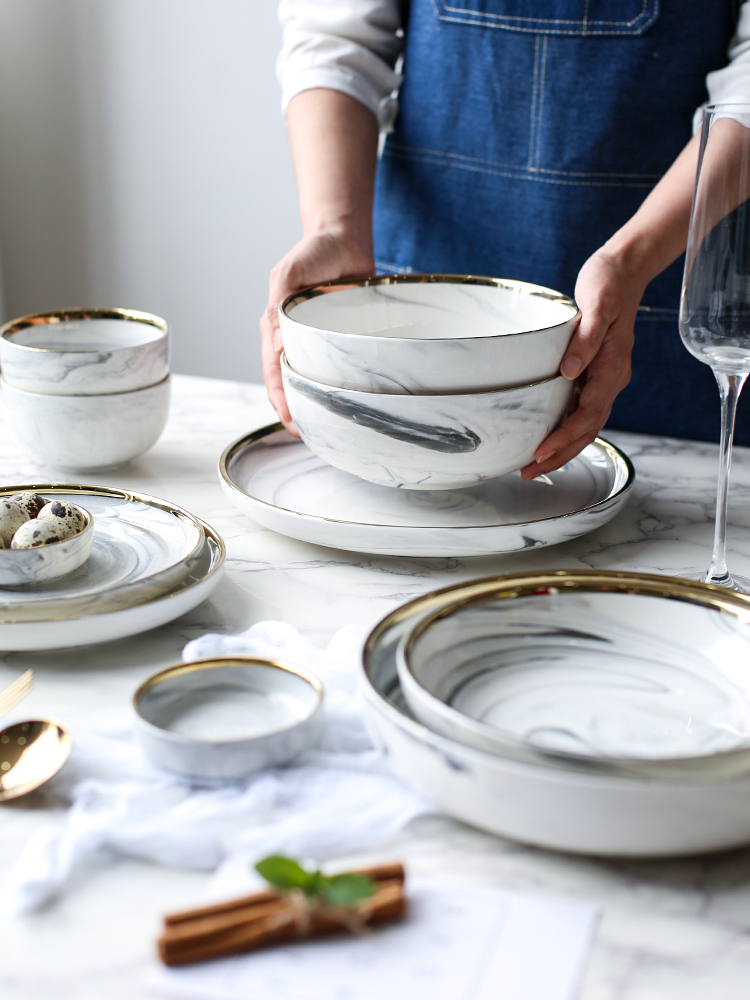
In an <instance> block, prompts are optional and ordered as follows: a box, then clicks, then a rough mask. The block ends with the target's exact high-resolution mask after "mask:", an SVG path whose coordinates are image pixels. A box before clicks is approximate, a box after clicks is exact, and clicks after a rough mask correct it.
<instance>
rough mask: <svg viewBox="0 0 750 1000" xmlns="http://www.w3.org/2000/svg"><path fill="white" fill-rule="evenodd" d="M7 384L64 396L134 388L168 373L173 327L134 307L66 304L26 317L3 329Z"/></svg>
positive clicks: (1, 363) (0, 356)
mask: <svg viewBox="0 0 750 1000" xmlns="http://www.w3.org/2000/svg"><path fill="white" fill-rule="evenodd" d="M0 367H1V368H2V373H3V378H4V379H5V381H6V382H7V383H8V384H9V385H14V386H15V387H16V388H17V389H25V390H27V391H28V392H46V393H53V394H56V395H60V396H99V395H108V394H111V393H115V392H132V391H133V390H134V389H145V388H146V387H148V386H151V385H156V384H157V383H158V382H162V381H163V380H164V379H165V378H166V377H167V375H168V374H169V327H168V326H167V324H166V323H165V321H164V320H163V319H160V318H159V317H158V316H152V315H151V314H150V313H144V312H136V311H135V310H132V309H66V310H60V311H58V312H47V313H38V314H36V315H34V316H22V317H21V318H20V319H14V320H12V321H11V322H10V323H6V324H5V326H4V327H2V329H0Z"/></svg>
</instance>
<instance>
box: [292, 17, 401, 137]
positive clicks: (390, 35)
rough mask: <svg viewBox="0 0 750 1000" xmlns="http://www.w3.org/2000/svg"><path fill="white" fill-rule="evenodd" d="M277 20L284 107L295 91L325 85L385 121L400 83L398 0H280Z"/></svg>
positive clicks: (389, 116)
mask: <svg viewBox="0 0 750 1000" xmlns="http://www.w3.org/2000/svg"><path fill="white" fill-rule="evenodd" d="M279 20H280V21H281V25H282V28H283V31H284V41H283V45H282V49H281V52H280V53H279V57H278V60H277V63H276V72H277V75H278V78H279V82H280V83H281V89H282V109H283V111H284V112H286V109H287V106H288V104H289V102H290V101H291V99H292V98H293V97H294V96H295V95H296V94H299V93H301V91H303V90H312V89H314V88H317V87H325V88H328V89H330V90H339V91H341V92H342V93H344V94H348V95H349V96H350V97H353V98H355V99H356V100H358V101H360V102H361V103H362V104H364V105H365V107H367V108H369V109H370V110H371V111H372V113H373V114H374V115H375V116H376V117H377V118H378V121H379V122H380V124H381V126H383V125H385V124H387V122H388V120H389V119H390V118H391V117H392V114H393V109H392V107H391V105H392V103H393V102H394V100H395V94H396V93H397V92H398V88H399V87H400V85H401V76H400V74H399V73H398V71H397V64H398V60H399V56H400V54H401V50H402V48H403V32H402V31H401V11H400V6H399V0H281V2H280V4H279Z"/></svg>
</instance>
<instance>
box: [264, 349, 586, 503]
mask: <svg viewBox="0 0 750 1000" xmlns="http://www.w3.org/2000/svg"><path fill="white" fill-rule="evenodd" d="M281 371H282V377H283V381H284V392H285V394H286V399H287V403H288V404H289V410H290V412H291V415H292V419H293V420H294V424H295V426H296V428H297V430H298V431H299V434H300V436H301V438H302V440H303V441H304V442H305V444H306V445H307V446H308V448H309V449H310V450H311V451H313V452H314V453H315V454H316V455H318V456H319V457H320V458H322V459H323V460H324V461H326V462H328V463H330V464H331V465H333V466H335V467H336V468H337V469H343V470H344V471H345V472H351V473H353V474H354V475H355V476H359V477H360V478H361V479H366V480H368V481H369V482H372V483H379V484H381V485H382V486H392V487H396V488H399V489H408V490H447V489H457V488H461V487H463V486H472V485H474V484H476V483H482V482H486V481H488V480H491V479H496V478H497V477H498V476H504V475H505V474H506V473H508V472H514V471H516V470H517V469H520V468H522V467H523V466H524V465H526V464H528V463H529V462H531V461H533V458H534V451H535V450H536V448H538V446H539V445H540V444H541V443H542V441H543V440H544V439H545V437H546V436H547V435H548V434H549V433H550V431H552V430H553V429H554V428H555V427H556V426H557V425H558V424H559V423H560V421H561V420H562V419H563V417H564V416H565V414H566V413H567V412H568V409H569V407H570V403H571V400H572V397H573V390H574V383H573V382H570V381H569V380H568V379H566V378H563V376H562V375H558V376H557V377H555V378H550V379H547V380H546V381H544V382H538V383H535V384H532V385H524V386H518V387H516V388H513V389H502V390H499V391H494V392H476V393H474V392H472V393H456V394H453V395H436V396H426V395H424V396H422V395H420V396H412V395H397V394H395V393H378V392H355V391H353V390H351V389H337V388H332V387H331V386H328V385H323V384H321V383H320V382H314V381H313V380H312V379H308V378H305V377H304V376H302V375H300V374H299V373H298V372H295V371H293V370H292V368H291V367H290V365H289V362H288V361H287V359H286V357H285V356H283V357H282V363H281Z"/></svg>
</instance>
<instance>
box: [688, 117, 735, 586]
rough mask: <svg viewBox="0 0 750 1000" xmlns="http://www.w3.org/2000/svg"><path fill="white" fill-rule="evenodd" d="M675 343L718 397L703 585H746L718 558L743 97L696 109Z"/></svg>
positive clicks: (723, 525)
mask: <svg viewBox="0 0 750 1000" xmlns="http://www.w3.org/2000/svg"><path fill="white" fill-rule="evenodd" d="M680 335H681V337H682V340H683V343H684V344H685V346H686V347H687V349H688V350H689V351H690V353H691V354H693V355H695V357H696V358H698V359H699V360H700V361H702V362H703V363H704V364H707V365H710V366H711V369H712V370H713V373H714V375H715V377H716V381H717V383H718V386H719V394H720V397H721V446H720V461H719V483H718V489H717V496H716V524H715V528H714V547H713V554H712V557H711V566H710V568H709V570H708V572H707V573H706V575H705V576H704V577H703V579H704V581H705V582H706V583H714V584H717V585H718V586H722V587H731V588H732V589H734V590H739V591H742V592H748V591H750V582H748V581H746V580H741V579H739V578H737V577H735V578H733V577H732V576H731V575H730V573H729V570H728V569H727V563H726V531H727V491H728V487H729V468H730V464H731V459H732V436H733V434H734V422H735V415H736V412H737V401H738V399H739V397H740V393H741V392H742V387H743V385H744V384H745V380H746V379H747V376H748V372H750V102H748V103H743V104H739V103H737V104H716V105H713V106H712V107H708V108H706V109H705V110H704V113H703V130H702V133H701V145H700V155H699V159H698V172H697V176H696V180H695V193H694V195H693V209H692V212H691V215H690V232H689V236H688V245H687V253H686V256H685V274H684V278H683V282H682V296H681V300H680Z"/></svg>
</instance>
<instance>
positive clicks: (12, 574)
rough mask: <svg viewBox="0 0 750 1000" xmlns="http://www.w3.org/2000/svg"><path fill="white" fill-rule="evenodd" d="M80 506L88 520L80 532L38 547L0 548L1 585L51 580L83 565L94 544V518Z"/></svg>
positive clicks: (29, 583) (17, 584)
mask: <svg viewBox="0 0 750 1000" xmlns="http://www.w3.org/2000/svg"><path fill="white" fill-rule="evenodd" d="M76 506H78V505H76ZM78 509H79V510H80V511H81V512H82V513H83V514H84V515H85V524H84V527H83V528H82V529H81V530H80V531H79V532H78V534H77V535H73V536H72V537H71V538H64V539H63V540H62V541H61V542H52V543H50V544H49V545H41V546H39V548H36V549H0V587H25V586H29V585H31V584H36V583H48V582H49V581H50V580H57V579H59V577H61V576H66V575H67V574H68V573H72V572H73V570H75V569H78V567H79V566H83V564H84V563H85V562H86V560H87V559H88V557H89V556H90V555H91V549H92V548H93V545H94V518H93V517H92V516H91V514H90V513H89V511H87V510H86V509H85V508H83V507H79V508H78Z"/></svg>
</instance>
